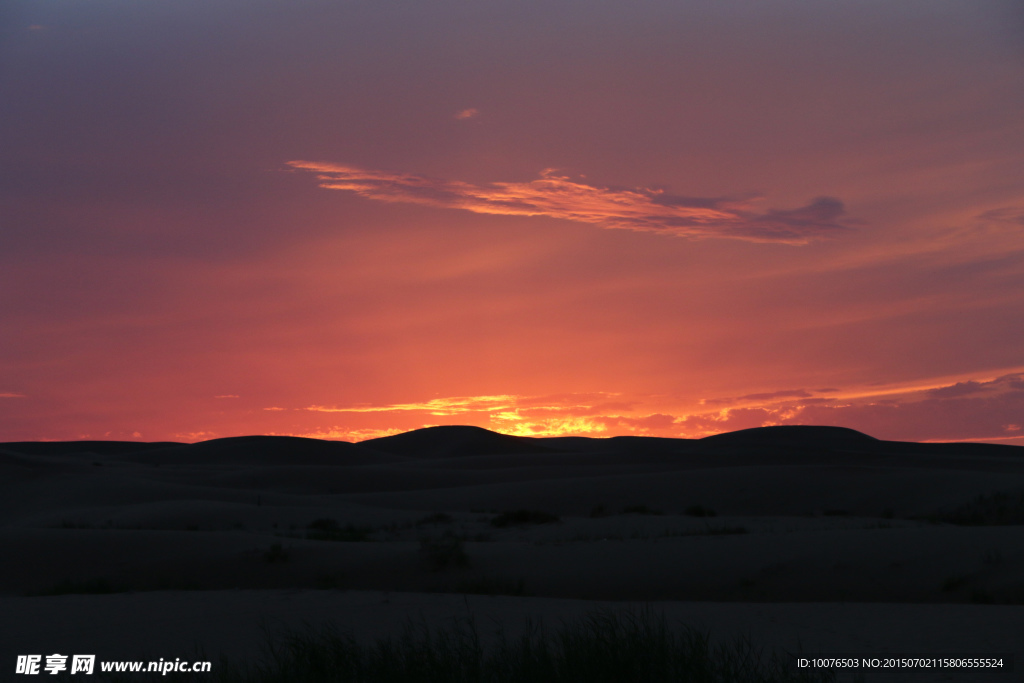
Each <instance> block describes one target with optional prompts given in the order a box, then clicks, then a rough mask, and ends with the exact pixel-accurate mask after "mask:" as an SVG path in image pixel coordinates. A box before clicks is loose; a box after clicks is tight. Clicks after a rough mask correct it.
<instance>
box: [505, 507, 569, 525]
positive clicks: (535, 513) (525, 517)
mask: <svg viewBox="0 0 1024 683" xmlns="http://www.w3.org/2000/svg"><path fill="white" fill-rule="evenodd" d="M557 521H559V518H558V516H557V515H552V514H551V513H549V512H541V511H540V510H514V511H511V512H503V513H501V514H500V515H498V516H497V517H495V518H494V519H492V520H491V526H496V527H499V528H502V527H507V526H526V525H528V524H553V523H555V522H557Z"/></svg>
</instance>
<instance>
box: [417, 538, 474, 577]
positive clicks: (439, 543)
mask: <svg viewBox="0 0 1024 683" xmlns="http://www.w3.org/2000/svg"><path fill="white" fill-rule="evenodd" d="M420 557H421V558H423V562H424V564H426V566H427V568H428V569H429V570H430V571H433V572H438V571H441V570H442V569H448V568H452V567H468V566H469V556H468V555H466V551H465V550H464V549H463V547H462V539H461V538H459V537H458V536H455V535H454V534H450V533H447V534H445V535H443V536H440V537H438V538H421V539H420Z"/></svg>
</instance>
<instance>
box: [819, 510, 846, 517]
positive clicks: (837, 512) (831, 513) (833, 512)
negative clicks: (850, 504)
mask: <svg viewBox="0 0 1024 683" xmlns="http://www.w3.org/2000/svg"><path fill="white" fill-rule="evenodd" d="M821 514H823V515H825V516H826V517H849V516H850V511H849V510H837V509H830V510H825V511H824V512H822V513H821Z"/></svg>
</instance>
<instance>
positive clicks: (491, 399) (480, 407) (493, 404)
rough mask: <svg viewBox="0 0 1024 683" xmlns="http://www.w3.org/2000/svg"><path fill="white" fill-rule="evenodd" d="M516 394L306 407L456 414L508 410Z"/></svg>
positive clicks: (334, 410)
mask: <svg viewBox="0 0 1024 683" xmlns="http://www.w3.org/2000/svg"><path fill="white" fill-rule="evenodd" d="M517 398H518V397H516V396H510V395H498V396H455V397H451V398H434V399H431V400H429V401H424V402H422V403H392V404H388V405H380V406H351V407H347V408H334V407H328V406H317V405H312V406H309V407H307V408H306V410H311V411H314V412H318V413H389V412H405V411H411V410H423V411H427V412H429V413H430V414H431V415H455V414H458V413H478V412H488V411H492V410H506V409H508V408H512V407H514V406H515V403H516V399H517Z"/></svg>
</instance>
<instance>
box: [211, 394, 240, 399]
mask: <svg viewBox="0 0 1024 683" xmlns="http://www.w3.org/2000/svg"><path fill="white" fill-rule="evenodd" d="M214 398H238V394H221V395H219V396H214Z"/></svg>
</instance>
